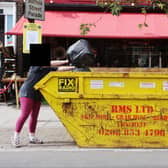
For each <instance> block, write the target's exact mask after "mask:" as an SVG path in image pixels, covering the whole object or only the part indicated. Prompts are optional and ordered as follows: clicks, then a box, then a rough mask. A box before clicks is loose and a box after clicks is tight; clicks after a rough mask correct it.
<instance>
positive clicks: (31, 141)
mask: <svg viewBox="0 0 168 168" xmlns="http://www.w3.org/2000/svg"><path fill="white" fill-rule="evenodd" d="M29 143H31V144H43V141H42V140H40V139H38V138H37V137H31V138H29Z"/></svg>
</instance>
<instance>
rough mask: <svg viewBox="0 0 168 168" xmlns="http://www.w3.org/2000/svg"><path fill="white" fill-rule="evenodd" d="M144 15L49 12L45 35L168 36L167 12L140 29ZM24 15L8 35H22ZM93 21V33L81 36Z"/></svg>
mask: <svg viewBox="0 0 168 168" xmlns="http://www.w3.org/2000/svg"><path fill="white" fill-rule="evenodd" d="M144 20H145V16H144V15H143V14H140V13H139V14H135V13H129V14H128V13H122V14H121V15H120V16H113V15H112V14H111V13H101V12H77V11H66V12H65V11H46V12H45V21H36V22H37V23H41V24H42V33H43V36H53V37H54V36H55V37H86V38H168V17H167V16H166V15H165V14H147V17H146V23H147V24H148V27H143V28H141V29H140V28H139V27H138V24H141V23H144ZM24 22H27V19H25V18H24V17H22V18H21V19H20V20H19V21H18V22H17V24H16V25H15V27H14V28H13V29H12V30H11V31H9V32H7V34H13V35H22V32H23V23H24ZM83 23H93V24H95V25H96V26H95V27H94V26H92V27H91V30H90V32H89V33H88V34H87V35H85V36H82V35H80V32H81V31H80V25H81V24H83Z"/></svg>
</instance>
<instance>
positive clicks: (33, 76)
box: [19, 66, 56, 101]
mask: <svg viewBox="0 0 168 168" xmlns="http://www.w3.org/2000/svg"><path fill="white" fill-rule="evenodd" d="M53 70H56V68H50V67H49V68H42V67H40V66H31V67H30V69H29V72H28V76H27V79H26V81H25V82H24V83H23V85H22V86H21V88H20V90H19V97H28V98H32V99H33V100H35V101H41V98H42V95H41V93H40V92H39V91H38V90H35V89H34V85H35V84H36V83H37V82H38V81H40V79H42V78H43V77H44V76H45V75H47V74H48V73H49V72H50V71H53Z"/></svg>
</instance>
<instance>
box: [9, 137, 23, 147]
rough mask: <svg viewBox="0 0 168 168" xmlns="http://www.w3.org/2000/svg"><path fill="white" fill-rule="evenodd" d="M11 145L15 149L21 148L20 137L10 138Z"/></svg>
mask: <svg viewBox="0 0 168 168" xmlns="http://www.w3.org/2000/svg"><path fill="white" fill-rule="evenodd" d="M11 143H12V145H13V146H14V147H15V148H18V147H21V143H20V137H17V138H14V137H11Z"/></svg>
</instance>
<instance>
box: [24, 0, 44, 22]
mask: <svg viewBox="0 0 168 168" xmlns="http://www.w3.org/2000/svg"><path fill="white" fill-rule="evenodd" d="M44 11H45V2H44V0H25V18H28V19H34V20H44V13H45V12H44Z"/></svg>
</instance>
